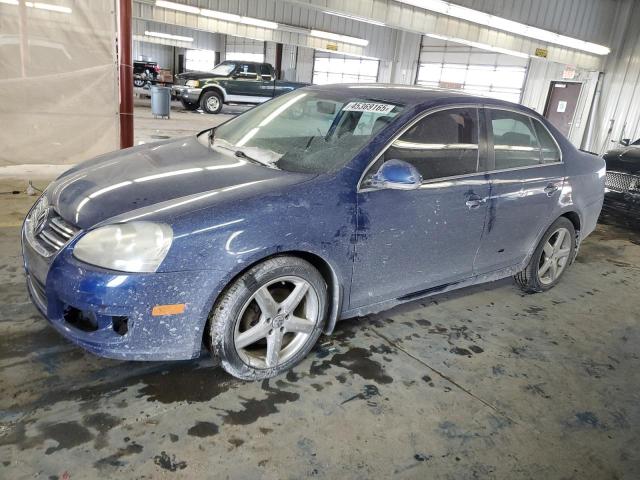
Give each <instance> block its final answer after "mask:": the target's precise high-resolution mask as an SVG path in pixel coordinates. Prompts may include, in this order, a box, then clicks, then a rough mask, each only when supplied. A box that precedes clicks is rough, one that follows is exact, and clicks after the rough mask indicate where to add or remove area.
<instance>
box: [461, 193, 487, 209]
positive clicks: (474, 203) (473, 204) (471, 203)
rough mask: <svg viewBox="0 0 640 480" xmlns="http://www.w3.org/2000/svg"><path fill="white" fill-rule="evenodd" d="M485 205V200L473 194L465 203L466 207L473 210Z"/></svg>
mask: <svg viewBox="0 0 640 480" xmlns="http://www.w3.org/2000/svg"><path fill="white" fill-rule="evenodd" d="M483 203H484V199H483V198H480V197H479V196H478V195H476V194H473V195H470V196H469V198H468V199H467V201H466V202H465V205H466V206H467V207H468V208H469V209H470V210H471V209H473V208H478V207H479V206H480V205H482V204H483Z"/></svg>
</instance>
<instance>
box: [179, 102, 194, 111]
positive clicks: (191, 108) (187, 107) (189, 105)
mask: <svg viewBox="0 0 640 480" xmlns="http://www.w3.org/2000/svg"><path fill="white" fill-rule="evenodd" d="M180 103H182V106H183V107H184V109H185V110H189V111H190V112H193V111H194V110H197V109H198V104H197V103H188V102H185V101H184V100H180Z"/></svg>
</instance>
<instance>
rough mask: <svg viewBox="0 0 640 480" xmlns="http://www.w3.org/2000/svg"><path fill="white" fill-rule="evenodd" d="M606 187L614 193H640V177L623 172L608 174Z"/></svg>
mask: <svg viewBox="0 0 640 480" xmlns="http://www.w3.org/2000/svg"><path fill="white" fill-rule="evenodd" d="M605 186H606V187H607V188H608V189H609V190H611V191H614V192H620V193H626V192H633V193H640V176H638V175H631V174H629V173H622V172H607V177H606V181H605Z"/></svg>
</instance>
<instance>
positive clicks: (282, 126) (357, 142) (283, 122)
mask: <svg viewBox="0 0 640 480" xmlns="http://www.w3.org/2000/svg"><path fill="white" fill-rule="evenodd" d="M403 110H404V106H403V105H399V104H396V103H390V102H387V101H383V100H376V99H371V98H362V97H355V96H352V95H349V94H348V93H347V94H344V93H336V92H324V91H304V90H297V91H295V92H291V93H289V94H286V95H282V96H281V97H277V98H275V99H273V100H271V101H269V102H267V103H265V104H263V105H260V106H258V107H255V108H253V109H251V110H249V111H247V112H246V113H244V114H242V115H239V116H238V117H236V118H234V119H233V120H230V121H229V122H227V123H225V124H223V125H220V126H219V127H217V128H216V129H215V130H214V131H213V132H212V134H213V136H211V135H207V134H206V132H205V133H203V134H202V135H200V137H199V139H200V142H201V143H203V144H205V145H210V146H211V147H212V148H213V149H214V150H216V151H219V152H222V153H226V154H229V155H236V156H238V157H242V158H245V159H246V160H248V161H254V162H255V163H260V164H262V165H264V166H267V167H270V168H277V169H280V170H286V171H291V172H302V173H327V172H332V171H336V170H339V169H340V168H342V167H343V166H344V165H346V164H347V162H349V160H351V159H352V158H353V157H354V156H355V155H356V153H358V151H360V149H361V148H362V147H364V146H365V145H366V144H367V143H369V141H370V140H371V139H372V138H373V137H375V135H376V134H377V133H378V132H379V131H380V130H382V128H384V127H385V126H386V125H387V124H389V123H390V122H391V121H392V120H393V118H394V117H396V116H397V115H399V114H400V113H401V112H402V111H403Z"/></svg>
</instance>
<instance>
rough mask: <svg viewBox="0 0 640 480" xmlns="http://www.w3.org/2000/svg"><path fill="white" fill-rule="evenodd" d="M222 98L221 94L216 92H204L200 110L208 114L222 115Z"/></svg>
mask: <svg viewBox="0 0 640 480" xmlns="http://www.w3.org/2000/svg"><path fill="white" fill-rule="evenodd" d="M222 105H223V102H222V97H221V96H220V94H219V93H218V92H216V91H214V90H209V91H208V92H204V93H203V94H202V97H200V108H202V110H203V111H204V112H206V113H212V114H216V113H220V110H222Z"/></svg>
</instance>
